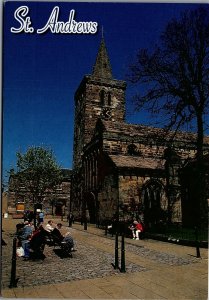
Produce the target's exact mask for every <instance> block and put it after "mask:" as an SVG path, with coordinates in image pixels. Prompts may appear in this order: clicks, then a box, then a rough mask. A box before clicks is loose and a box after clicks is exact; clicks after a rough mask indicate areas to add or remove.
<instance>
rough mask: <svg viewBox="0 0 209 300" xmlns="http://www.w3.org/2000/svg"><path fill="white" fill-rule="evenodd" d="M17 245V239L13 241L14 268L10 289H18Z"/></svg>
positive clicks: (12, 269)
mask: <svg viewBox="0 0 209 300" xmlns="http://www.w3.org/2000/svg"><path fill="white" fill-rule="evenodd" d="M16 244H17V239H16V238H14V239H13V247H12V267H11V278H10V285H9V288H13V287H17V281H18V279H16Z"/></svg>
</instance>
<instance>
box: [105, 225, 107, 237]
mask: <svg viewBox="0 0 209 300" xmlns="http://www.w3.org/2000/svg"><path fill="white" fill-rule="evenodd" d="M105 235H107V224H106V225H105Z"/></svg>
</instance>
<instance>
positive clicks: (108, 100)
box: [107, 92, 112, 106]
mask: <svg viewBox="0 0 209 300" xmlns="http://www.w3.org/2000/svg"><path fill="white" fill-rule="evenodd" d="M111 100H112V99H111V93H110V92H108V97H107V104H108V105H109V106H110V105H111Z"/></svg>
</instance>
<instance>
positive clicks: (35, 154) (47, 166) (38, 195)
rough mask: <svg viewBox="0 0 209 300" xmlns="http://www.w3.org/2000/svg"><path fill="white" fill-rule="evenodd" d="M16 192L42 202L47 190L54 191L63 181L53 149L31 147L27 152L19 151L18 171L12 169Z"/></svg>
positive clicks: (34, 201) (36, 201)
mask: <svg viewBox="0 0 209 300" xmlns="http://www.w3.org/2000/svg"><path fill="white" fill-rule="evenodd" d="M10 177H11V178H13V187H14V190H15V192H16V194H17V195H18V194H21V193H22V192H24V193H26V194H27V196H28V197H29V198H31V199H32V201H33V204H35V203H42V201H43V197H44V195H45V194H46V192H53V191H54V190H55V189H56V187H57V185H58V184H59V183H61V180H62V173H61V169H60V167H59V166H58V164H57V163H56V160H55V158H54V155H53V153H52V151H51V150H49V149H45V148H43V147H30V148H29V149H28V150H27V152H26V153H25V154H22V153H20V152H18V153H17V172H15V171H14V169H13V170H12V171H11V176H10Z"/></svg>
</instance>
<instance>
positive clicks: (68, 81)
mask: <svg viewBox="0 0 209 300" xmlns="http://www.w3.org/2000/svg"><path fill="white" fill-rule="evenodd" d="M22 5H27V6H28V7H29V15H30V17H31V20H32V26H33V27H34V28H35V29H37V28H42V27H43V26H44V24H45V23H46V21H47V20H48V18H49V16H50V13H51V11H52V9H53V8H54V7H55V6H56V5H57V6H59V8H60V17H59V20H60V21H64V22H67V20H68V18H69V13H70V11H71V10H72V9H75V11H76V17H75V19H76V21H95V22H97V23H98V24H99V32H98V33H97V34H93V35H91V34H89V35H85V34H82V35H79V34H53V33H51V32H47V33H45V34H40V35H39V34H37V33H33V34H26V33H19V34H15V33H11V31H10V28H11V27H15V28H17V27H19V23H18V22H17V20H15V18H14V12H15V10H16V9H17V8H18V7H20V6H22ZM197 5H198V4H177V3H176V4H171V3H170V4H150V3H147V4H142V3H118V4H116V3H88V2H86V3H70V2H64V3H63V2H21V1H19V2H17V1H16V2H6V4H5V6H4V30H3V33H4V36H3V172H4V175H5V174H6V171H8V170H10V168H12V167H15V164H16V152H17V151H21V152H25V151H26V150H27V148H28V147H29V146H31V145H37V146H40V145H44V146H49V147H50V148H52V149H53V151H54V154H55V156H56V158H57V162H58V163H59V164H60V165H61V166H62V167H63V168H71V167H72V149H73V123H74V93H75V91H76V89H77V87H78V85H79V83H80V82H81V80H82V78H83V76H84V75H85V74H90V73H91V72H92V67H93V65H94V62H95V58H96V54H97V51H98V47H99V44H100V40H101V28H102V26H103V28H104V36H105V41H106V45H107V48H108V53H109V57H110V61H111V65H112V70H113V75H114V78H115V79H124V78H125V74H126V73H127V68H128V64H129V62H130V60H131V59H132V58H133V57H134V55H135V54H136V51H137V49H139V48H150V47H152V46H153V45H154V43H156V42H158V40H159V36H160V33H161V32H162V31H163V29H164V28H165V25H166V24H167V22H168V21H169V20H170V19H171V18H173V17H179V16H180V13H181V12H182V11H184V10H185V9H194V8H196V6H197ZM130 94H131V92H130V90H129V86H128V88H127V97H126V99H127V103H128V104H127V121H128V122H130V123H147V116H146V115H145V114H144V113H137V114H135V113H134V114H133V113H132V105H131V104H130V101H129V98H130Z"/></svg>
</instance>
